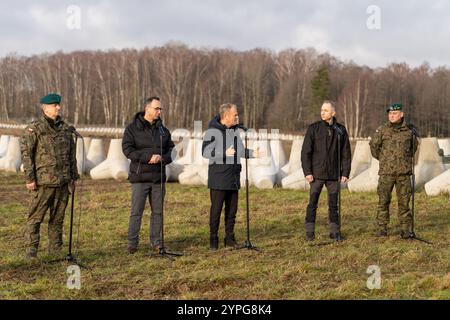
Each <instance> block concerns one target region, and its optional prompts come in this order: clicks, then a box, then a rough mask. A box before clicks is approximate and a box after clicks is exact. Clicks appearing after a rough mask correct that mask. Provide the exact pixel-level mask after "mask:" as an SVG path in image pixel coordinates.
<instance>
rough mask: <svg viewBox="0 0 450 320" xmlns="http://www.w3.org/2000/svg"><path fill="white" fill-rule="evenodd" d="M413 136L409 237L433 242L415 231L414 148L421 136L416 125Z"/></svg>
mask: <svg viewBox="0 0 450 320" xmlns="http://www.w3.org/2000/svg"><path fill="white" fill-rule="evenodd" d="M410 129H411V138H412V157H411V161H412V163H411V167H412V175H411V215H412V223H411V230H412V231H411V237H410V238H409V239H411V240H417V241H420V242H424V243H426V244H430V245H431V244H432V243H431V242H429V241H427V240H425V239H422V238H419V237H417V236H416V234H415V232H414V219H415V212H414V209H415V194H416V173H415V170H414V166H415V164H416V154H415V152H414V150H415V149H416V138H419V134H418V132H417V130H416V129H415V128H414V127H411V128H410Z"/></svg>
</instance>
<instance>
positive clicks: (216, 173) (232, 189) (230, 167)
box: [202, 103, 262, 250]
mask: <svg viewBox="0 0 450 320" xmlns="http://www.w3.org/2000/svg"><path fill="white" fill-rule="evenodd" d="M238 124H239V114H238V110H237V107H236V105H234V104H231V103H226V104H223V105H221V106H220V108H219V115H217V116H216V117H214V118H213V119H212V120H211V121H210V122H209V125H208V130H207V131H206V134H205V137H204V140H203V145H202V153H203V157H205V158H208V159H209V167H208V188H209V189H210V198H211V210H210V220H209V228H210V229H209V232H210V248H211V250H217V249H218V247H219V237H218V231H219V224H220V214H221V212H222V207H223V204H224V203H225V239H224V244H225V247H236V246H237V243H236V239H235V236H234V224H235V220H236V212H237V206H238V192H239V189H240V187H241V184H240V174H241V169H242V165H241V163H240V158H243V157H246V158H253V157H256V158H259V157H260V156H261V155H262V153H261V152H260V151H259V149H256V150H249V149H245V147H244V145H243V143H242V140H241V138H240V135H239V133H240V131H239V126H238Z"/></svg>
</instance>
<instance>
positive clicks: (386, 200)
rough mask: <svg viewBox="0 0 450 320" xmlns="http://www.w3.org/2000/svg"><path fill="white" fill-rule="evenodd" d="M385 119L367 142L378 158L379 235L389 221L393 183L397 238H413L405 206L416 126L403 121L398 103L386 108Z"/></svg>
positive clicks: (414, 149)
mask: <svg viewBox="0 0 450 320" xmlns="http://www.w3.org/2000/svg"><path fill="white" fill-rule="evenodd" d="M387 112H388V117H389V121H388V122H387V123H385V124H384V125H382V126H381V127H379V128H378V129H377V130H376V132H375V135H374V137H373V139H372V140H371V141H370V150H371V152H372V156H373V157H374V158H375V159H377V160H379V162H380V170H379V172H378V175H379V176H380V177H379V180H378V197H379V203H378V212H377V223H378V233H377V236H379V237H386V236H387V234H388V233H387V226H388V224H389V205H390V203H391V194H392V190H393V188H394V186H395V189H396V191H397V200H398V217H399V220H400V224H401V234H400V235H401V237H402V238H403V239H409V238H414V237H415V235H414V232H413V230H412V227H413V217H412V213H411V210H410V209H409V200H410V198H411V177H410V176H411V175H412V170H413V164H412V157H413V155H414V154H415V152H416V150H417V145H418V140H417V137H416V134H415V132H416V129H415V128H414V127H413V126H412V125H408V124H406V122H405V120H404V113H403V111H402V105H401V104H399V103H395V104H392V105H390V106H388V108H387Z"/></svg>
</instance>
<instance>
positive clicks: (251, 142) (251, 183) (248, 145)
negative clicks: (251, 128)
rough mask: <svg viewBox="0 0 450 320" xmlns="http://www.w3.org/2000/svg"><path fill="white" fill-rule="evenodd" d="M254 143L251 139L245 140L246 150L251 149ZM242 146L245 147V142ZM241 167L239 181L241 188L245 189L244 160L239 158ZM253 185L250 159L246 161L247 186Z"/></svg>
mask: <svg viewBox="0 0 450 320" xmlns="http://www.w3.org/2000/svg"><path fill="white" fill-rule="evenodd" d="M254 142H255V140H253V139H248V140H247V149H250V150H251V149H253V143H254ZM243 143H244V146H245V141H243ZM240 161H241V165H242V170H241V176H240V181H241V187H245V176H246V167H245V158H241V159H240ZM251 185H253V180H252V161H251V159H249V160H248V186H251Z"/></svg>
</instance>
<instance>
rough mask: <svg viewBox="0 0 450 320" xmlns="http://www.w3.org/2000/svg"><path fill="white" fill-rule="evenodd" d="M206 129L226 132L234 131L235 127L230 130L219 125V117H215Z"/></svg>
mask: <svg viewBox="0 0 450 320" xmlns="http://www.w3.org/2000/svg"><path fill="white" fill-rule="evenodd" d="M208 128H214V129H219V130H220V131H226V130H227V129H231V130H236V129H237V125H234V126H232V127H230V128H228V127H227V126H225V125H223V124H222V123H220V115H217V116H215V117H214V118H212V119H211V121H209V124H208Z"/></svg>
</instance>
